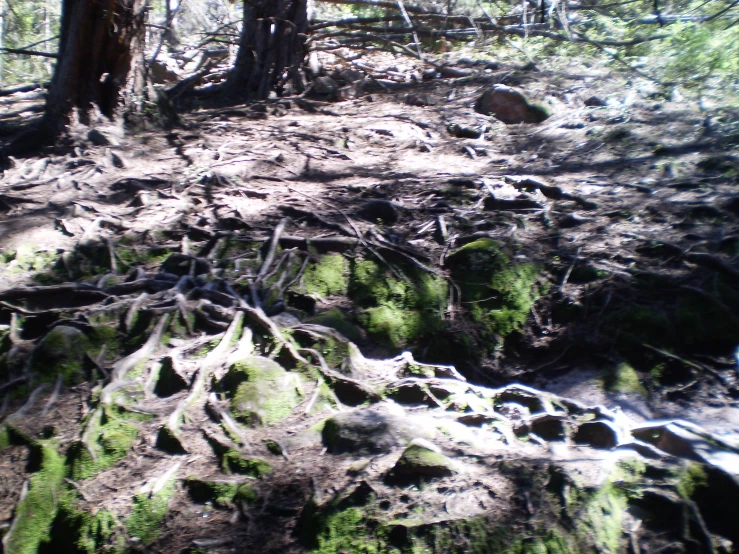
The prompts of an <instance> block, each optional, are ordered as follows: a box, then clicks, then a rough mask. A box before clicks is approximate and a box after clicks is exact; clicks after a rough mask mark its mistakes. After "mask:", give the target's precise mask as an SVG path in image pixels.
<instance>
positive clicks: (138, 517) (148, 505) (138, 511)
mask: <svg viewBox="0 0 739 554" xmlns="http://www.w3.org/2000/svg"><path fill="white" fill-rule="evenodd" d="M173 495H174V481H173V480H170V481H169V482H168V483H167V484H166V485H164V487H162V489H161V490H160V491H159V492H158V493H156V494H154V495H149V494H147V493H140V494H137V495H136V496H135V497H134V503H133V511H132V512H131V515H129V516H128V519H127V520H126V528H127V529H128V534H129V535H130V536H132V537H136V538H138V539H140V540H141V542H142V543H143V544H149V543H151V542H152V541H153V540H154V539H156V538H157V537H158V536H159V535H160V533H161V527H162V523H163V521H164V516H165V515H167V510H168V508H169V500H170V498H172V496H173Z"/></svg>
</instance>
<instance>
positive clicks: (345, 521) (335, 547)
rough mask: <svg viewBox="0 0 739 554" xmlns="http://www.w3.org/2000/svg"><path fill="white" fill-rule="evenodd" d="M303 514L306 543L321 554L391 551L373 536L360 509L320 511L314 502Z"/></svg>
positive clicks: (369, 553)
mask: <svg viewBox="0 0 739 554" xmlns="http://www.w3.org/2000/svg"><path fill="white" fill-rule="evenodd" d="M305 511H306V514H304V529H305V531H306V533H305V534H304V537H303V539H304V542H306V543H307V546H308V547H309V548H311V551H312V552H315V553H318V554H339V553H340V552H351V553H352V554H379V553H381V552H388V550H386V549H385V544H384V542H383V541H381V540H378V539H377V538H374V537H373V536H372V535H373V534H372V532H371V528H370V527H369V525H368V521H367V519H366V517H365V515H364V513H363V512H362V510H361V509H359V508H356V507H351V508H347V509H345V510H336V511H333V510H332V511H330V512H329V513H320V512H318V511H317V510H316V507H315V505H309V506H308V507H306V509H305Z"/></svg>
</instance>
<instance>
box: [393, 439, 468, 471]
mask: <svg viewBox="0 0 739 554" xmlns="http://www.w3.org/2000/svg"><path fill="white" fill-rule="evenodd" d="M457 472H458V469H457V466H456V464H455V463H454V462H453V461H452V460H450V459H449V458H447V457H446V456H444V455H443V454H442V453H441V452H440V451H439V449H438V448H437V447H436V446H434V445H433V444H431V443H429V442H428V441H425V440H414V441H413V442H412V443H411V444H410V445H409V446H408V447H407V448H406V449H405V450H404V451H403V454H402V455H401V456H400V458H399V459H398V461H397V462H396V463H395V465H394V466H393V469H392V470H391V476H392V478H395V479H413V480H416V479H422V478H424V477H431V478H433V477H447V476H449V475H454V474H455V473H457Z"/></svg>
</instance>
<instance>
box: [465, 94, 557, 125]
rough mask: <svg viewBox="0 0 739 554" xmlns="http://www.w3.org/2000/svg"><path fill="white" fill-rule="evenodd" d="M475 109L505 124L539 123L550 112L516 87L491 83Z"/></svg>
mask: <svg viewBox="0 0 739 554" xmlns="http://www.w3.org/2000/svg"><path fill="white" fill-rule="evenodd" d="M475 111H477V112H478V113H481V114H485V115H492V116H494V117H495V118H497V119H499V120H500V121H502V122H503V123H505V124H507V125H511V124H515V123H541V122H542V121H544V120H545V119H547V118H548V117H549V116H550V115H551V113H550V112H549V110H548V109H547V108H545V107H543V106H540V105H534V104H531V103H530V102H529V100H528V99H527V98H526V96H524V94H523V93H522V92H521V91H519V90H516V89H513V88H510V87H507V86H505V85H493V88H492V90H486V91H485V92H484V93H483V94H482V96H480V98H478V100H477V103H476V104H475Z"/></svg>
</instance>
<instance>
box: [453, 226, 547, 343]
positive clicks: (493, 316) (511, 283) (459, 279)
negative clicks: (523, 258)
mask: <svg viewBox="0 0 739 554" xmlns="http://www.w3.org/2000/svg"><path fill="white" fill-rule="evenodd" d="M447 266H448V267H449V268H450V269H451V272H452V277H453V279H454V280H455V282H456V283H457V285H458V286H459V287H460V289H461V290H462V302H463V305H464V306H465V308H466V309H467V311H468V313H469V314H470V316H471V317H472V319H473V320H474V321H475V322H477V323H479V324H481V325H482V326H483V328H484V330H485V331H486V332H487V336H486V339H492V338H494V337H500V338H504V337H506V336H507V335H509V334H511V333H513V332H515V331H519V330H520V329H521V327H522V326H523V324H524V323H525V322H526V319H527V318H528V316H529V313H530V312H531V307H532V306H533V305H534V302H536V300H537V299H538V298H539V296H540V295H541V294H543V293H544V292H545V291H546V290H547V286H546V285H545V284H539V283H538V281H539V269H538V268H537V266H536V265H535V264H532V263H514V262H513V261H512V260H511V258H510V256H509V255H508V254H506V253H505V252H504V251H503V250H502V249H501V246H500V245H499V244H498V243H497V242H496V241H494V240H492V239H479V240H476V241H474V242H471V243H469V244H466V245H464V246H462V247H461V248H459V249H458V250H457V251H456V252H454V253H452V254H451V255H450V256H449V257H448V258H447Z"/></svg>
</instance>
